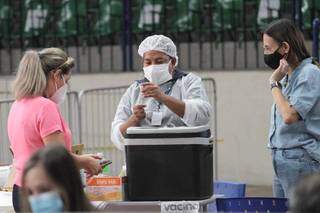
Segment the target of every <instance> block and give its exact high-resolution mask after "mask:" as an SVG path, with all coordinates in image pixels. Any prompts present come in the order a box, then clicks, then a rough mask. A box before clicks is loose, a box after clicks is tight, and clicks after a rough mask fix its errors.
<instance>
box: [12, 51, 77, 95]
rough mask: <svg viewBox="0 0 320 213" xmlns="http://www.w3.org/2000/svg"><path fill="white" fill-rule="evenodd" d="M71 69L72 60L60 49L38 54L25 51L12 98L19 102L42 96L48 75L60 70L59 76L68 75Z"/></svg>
mask: <svg viewBox="0 0 320 213" xmlns="http://www.w3.org/2000/svg"><path fill="white" fill-rule="evenodd" d="M72 67H74V59H73V58H72V57H68V55H67V54H66V53H65V52H64V51H63V50H62V49H59V48H54V47H52V48H45V49H43V50H41V51H40V52H37V51H35V50H28V51H26V52H25V54H24V55H23V57H22V59H21V61H20V63H19V66H18V71H17V75H16V78H15V80H14V82H13V94H14V97H15V98H16V99H17V100H20V99H22V98H25V97H33V96H42V95H44V91H45V89H46V87H47V80H48V77H49V74H50V73H51V72H52V71H56V70H61V74H69V72H70V70H71V68H72Z"/></svg>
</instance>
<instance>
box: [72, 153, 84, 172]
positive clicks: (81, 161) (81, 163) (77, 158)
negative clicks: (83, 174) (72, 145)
mask: <svg viewBox="0 0 320 213" xmlns="http://www.w3.org/2000/svg"><path fill="white" fill-rule="evenodd" d="M70 154H71V156H72V157H73V160H74V161H75V163H76V165H77V167H78V168H79V169H83V168H84V164H85V162H84V159H82V158H81V155H76V154H74V153H70Z"/></svg>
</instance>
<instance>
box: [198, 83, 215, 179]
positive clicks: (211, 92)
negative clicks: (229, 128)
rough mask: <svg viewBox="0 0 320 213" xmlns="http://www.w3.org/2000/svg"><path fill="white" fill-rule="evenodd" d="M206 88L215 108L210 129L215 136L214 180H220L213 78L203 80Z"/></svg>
mask: <svg viewBox="0 0 320 213" xmlns="http://www.w3.org/2000/svg"><path fill="white" fill-rule="evenodd" d="M202 82H203V85H204V88H205V90H206V92H207V96H208V99H209V102H210V104H211V106H212V108H213V112H212V115H211V121H210V122H211V123H210V129H211V134H212V136H213V155H214V158H213V179H214V180H217V179H218V144H217V140H218V126H217V87H216V81H215V80H214V79H213V78H203V79H202Z"/></svg>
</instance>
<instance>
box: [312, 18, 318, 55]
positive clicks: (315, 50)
mask: <svg viewBox="0 0 320 213" xmlns="http://www.w3.org/2000/svg"><path fill="white" fill-rule="evenodd" d="M319 27H320V20H319V19H318V18H315V19H314V20H313V31H312V56H313V57H314V58H316V59H317V60H318V61H319Z"/></svg>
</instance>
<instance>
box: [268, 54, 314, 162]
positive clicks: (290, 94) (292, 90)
mask: <svg viewBox="0 0 320 213" xmlns="http://www.w3.org/2000/svg"><path fill="white" fill-rule="evenodd" d="M281 84H282V85H283V88H282V94H283V95H284V97H285V98H286V100H288V102H289V103H290V105H291V106H292V107H293V108H294V109H295V110H296V111H297V112H298V113H299V115H300V117H301V119H300V120H298V121H297V122H295V123H292V124H285V123H284V121H283V119H282V117H281V115H280V112H279V110H278V109H277V106H276V105H275V104H273V106H272V108H271V126H270V130H269V144H268V147H269V148H276V149H290V148H297V147H301V148H304V149H305V150H306V151H307V152H308V153H309V154H310V156H311V157H313V158H314V159H315V160H317V161H319V162H320V70H319V68H318V67H317V66H316V65H314V64H312V58H306V59H304V60H303V61H302V62H301V63H300V65H299V66H298V67H297V68H296V69H295V70H294V71H293V73H292V75H291V76H289V75H287V76H285V77H284V78H283V79H282V80H281Z"/></svg>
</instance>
